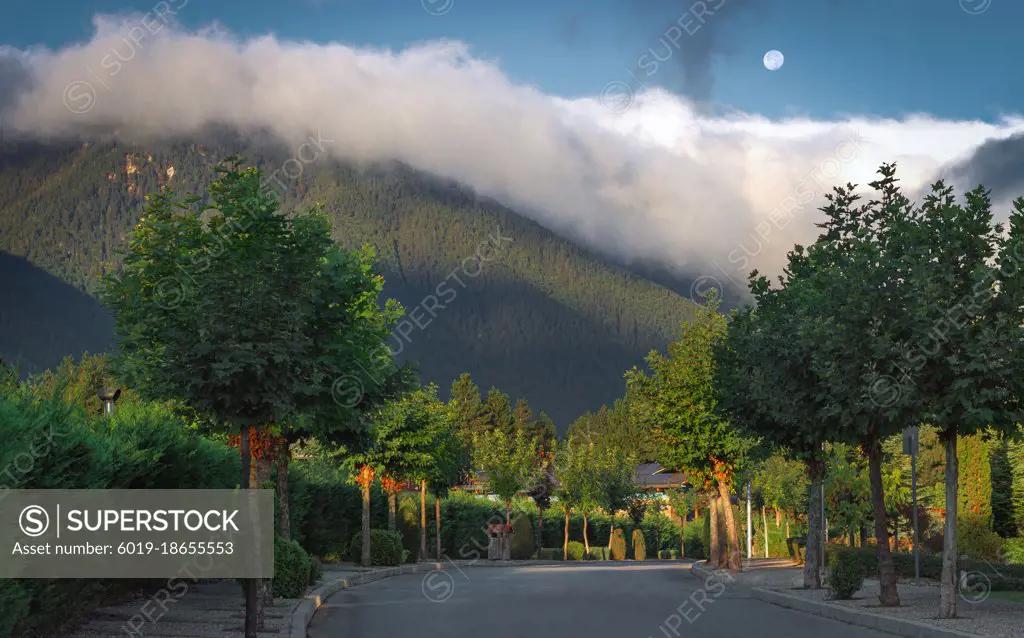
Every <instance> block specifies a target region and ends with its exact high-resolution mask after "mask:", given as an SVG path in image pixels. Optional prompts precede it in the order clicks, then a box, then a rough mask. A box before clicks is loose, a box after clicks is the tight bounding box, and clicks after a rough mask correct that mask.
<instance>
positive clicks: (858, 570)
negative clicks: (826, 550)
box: [828, 551, 864, 600]
mask: <svg viewBox="0 0 1024 638" xmlns="http://www.w3.org/2000/svg"><path fill="white" fill-rule="evenodd" d="M863 586H864V563H863V561H862V560H861V559H860V557H859V556H857V554H856V553H855V552H846V551H834V552H832V553H831V556H829V561H828V592H829V595H830V596H831V597H832V598H834V599H836V600H848V599H850V598H852V597H853V595H854V594H856V593H857V592H859V591H860V589H861V587H863Z"/></svg>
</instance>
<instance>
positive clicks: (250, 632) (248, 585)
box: [238, 425, 260, 638]
mask: <svg viewBox="0 0 1024 638" xmlns="http://www.w3.org/2000/svg"><path fill="white" fill-rule="evenodd" d="M251 428H252V426H249V425H243V426H242V427H241V429H240V430H239V435H238V454H239V457H240V458H241V460H242V474H241V477H240V478H241V481H240V486H241V488H242V489H243V490H247V489H249V488H250V486H251V485H252V446H250V445H249V435H250V432H251ZM242 591H243V592H244V593H245V628H244V632H245V638H258V633H257V632H259V624H258V616H259V610H258V607H259V606H260V600H259V592H258V591H257V589H256V580H255V579H252V578H246V579H245V580H243V581H242Z"/></svg>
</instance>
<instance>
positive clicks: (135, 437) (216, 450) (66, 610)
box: [0, 386, 240, 637]
mask: <svg viewBox="0 0 1024 638" xmlns="http://www.w3.org/2000/svg"><path fill="white" fill-rule="evenodd" d="M0 441H3V444H2V445H0V468H17V471H8V472H7V473H6V474H5V477H4V481H3V483H4V485H5V486H6V487H8V488H10V489H140V488H149V489H231V488H234V487H236V486H237V485H238V475H239V471H240V462H239V459H238V452H237V451H236V450H232V449H230V448H228V447H227V446H225V445H223V444H222V443H219V442H216V441H213V440H211V439H208V438H204V437H202V436H199V435H198V434H197V433H196V432H195V431H194V430H193V429H191V428H190V427H189V424H188V423H187V422H186V421H185V420H184V419H183V418H181V417H180V416H178V415H177V414H176V413H175V412H174V411H173V410H171V409H170V408H169V407H168V406H166V405H162V404H157V403H126V404H125V405H124V406H122V407H121V408H120V409H119V410H118V411H117V412H115V413H114V415H113V416H112V417H111V418H109V419H107V418H97V417H94V416H90V415H88V414H86V413H85V411H84V409H83V408H81V407H76V406H74V405H71V404H69V403H66V402H64V401H63V400H60V399H50V398H40V397H38V396H34V395H33V394H32V393H31V392H30V391H29V389H28V388H27V387H26V386H3V387H2V388H0ZM26 458H27V459H31V461H32V462H31V463H26V462H25V459H26ZM16 459H17V463H15V460H16ZM163 584H166V579H164V583H163ZM149 586H156V587H159V586H161V585H160V581H159V580H154V579H139V580H134V579H123V580H103V579H87V580H86V579H82V580H74V579H58V580H46V579H32V580H6V581H0V601H3V602H2V607H3V611H2V612H0V636H5V637H6V636H12V635H13V636H24V635H47V634H54V633H60V632H61V631H62V630H64V629H66V628H68V626H69V625H73V624H74V623H76V622H77V621H79V620H80V619H81V618H82V617H83V616H85V615H86V614H88V613H89V612H90V611H91V610H92V609H93V608H94V607H95V605H96V604H98V603H99V602H100V601H101V600H102V599H104V598H107V597H109V596H112V595H116V594H119V593H125V592H130V591H137V590H138V589H139V588H140V587H149Z"/></svg>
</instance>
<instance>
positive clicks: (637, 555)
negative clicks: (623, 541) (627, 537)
mask: <svg viewBox="0 0 1024 638" xmlns="http://www.w3.org/2000/svg"><path fill="white" fill-rule="evenodd" d="M633 558H634V559H636V560H647V542H646V541H644V533H643V530H641V529H640V528H639V527H638V528H636V529H635V530H633Z"/></svg>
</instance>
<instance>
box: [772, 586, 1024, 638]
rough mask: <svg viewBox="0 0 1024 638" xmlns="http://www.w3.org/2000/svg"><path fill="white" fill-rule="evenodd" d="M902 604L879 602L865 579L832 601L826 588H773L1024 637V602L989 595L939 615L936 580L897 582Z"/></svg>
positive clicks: (996, 635) (996, 636)
mask: <svg viewBox="0 0 1024 638" xmlns="http://www.w3.org/2000/svg"><path fill="white" fill-rule="evenodd" d="M898 588H899V593H900V603H901V605H900V606H899V607H882V606H881V605H879V603H878V581H877V580H865V581H864V587H863V588H861V590H860V591H859V592H857V594H856V595H855V597H854V598H853V599H852V600H829V598H828V591H827V590H824V589H790V588H785V587H778V586H777V587H774V588H773V589H775V590H777V591H780V592H784V593H787V594H792V595H796V596H801V597H804V598H807V599H810V600H815V601H827V602H830V603H833V604H838V605H843V606H846V607H853V608H856V609H860V610H863V611H866V612H870V613H874V614H884V615H888V616H894V617H898V618H906V619H908V620H918V621H921V622H925V623H928V624H931V625H934V626H935V627H940V628H943V629H953V630H957V631H964V632H968V633H972V634H978V635H982V636H991V637H992V638H1021V637H1024V605H1020V604H1018V603H1013V602H1010V601H1004V600H997V599H995V598H988V599H986V600H983V601H981V602H977V603H973V604H972V603H969V602H967V601H965V600H964V599H963V598H960V599H958V600H957V615H958V617H957V618H950V619H944V618H938V608H939V587H938V584H936V583H927V584H926V583H921V586H920V587H915V586H914V585H913V584H912V583H909V584H904V583H900V584H899V585H898Z"/></svg>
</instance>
